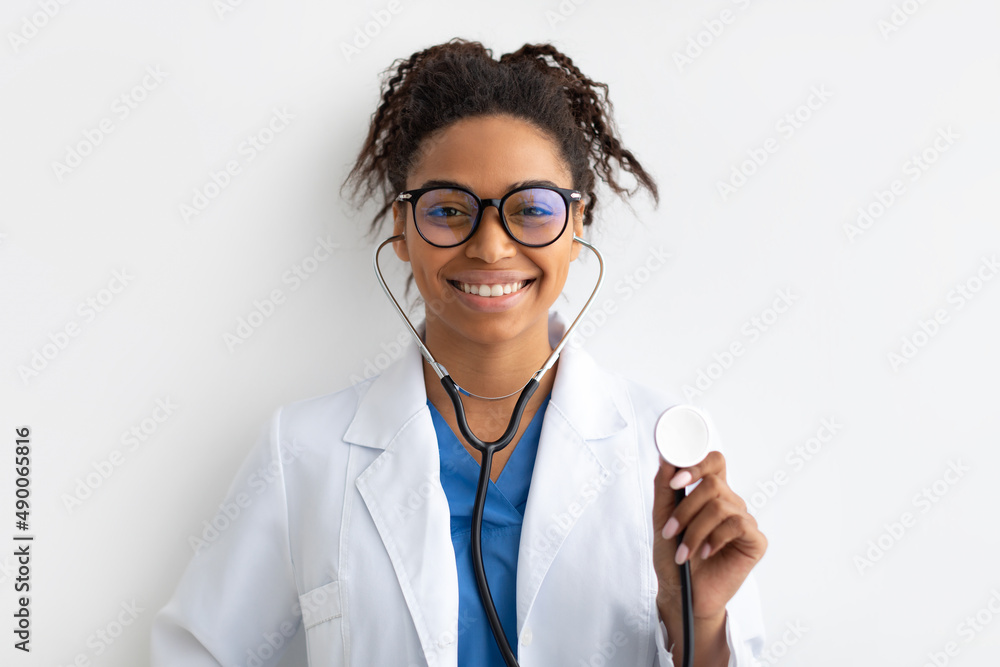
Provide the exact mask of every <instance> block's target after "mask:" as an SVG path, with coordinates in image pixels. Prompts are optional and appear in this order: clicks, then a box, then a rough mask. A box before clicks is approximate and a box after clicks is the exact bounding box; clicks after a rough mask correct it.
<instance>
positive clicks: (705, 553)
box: [701, 542, 712, 560]
mask: <svg viewBox="0 0 1000 667" xmlns="http://www.w3.org/2000/svg"><path fill="white" fill-rule="evenodd" d="M711 551H712V545H711V544H709V543H708V542H705V546H703V547H702V548H701V558H702V560H704V559H706V558H708V554H709V552H711Z"/></svg>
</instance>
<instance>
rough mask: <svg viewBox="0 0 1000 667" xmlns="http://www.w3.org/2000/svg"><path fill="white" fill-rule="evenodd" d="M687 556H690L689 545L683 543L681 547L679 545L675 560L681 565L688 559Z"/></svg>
mask: <svg viewBox="0 0 1000 667" xmlns="http://www.w3.org/2000/svg"><path fill="white" fill-rule="evenodd" d="M687 557H688V547H687V545H686V544H682V545H680V546H679V547H677V554H676V555H675V556H674V562H675V563H677V564H678V565H680V564H682V563H683V562H684V561H686V560H687Z"/></svg>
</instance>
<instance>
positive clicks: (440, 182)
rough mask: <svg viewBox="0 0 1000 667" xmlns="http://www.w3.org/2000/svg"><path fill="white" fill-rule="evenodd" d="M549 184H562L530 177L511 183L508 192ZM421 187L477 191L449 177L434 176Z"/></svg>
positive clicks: (552, 185)
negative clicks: (450, 179) (448, 178)
mask: <svg viewBox="0 0 1000 667" xmlns="http://www.w3.org/2000/svg"><path fill="white" fill-rule="evenodd" d="M541 185H544V186H548V187H550V188H558V187H560V186H558V185H556V184H555V183H553V182H552V181H547V180H543V179H529V180H527V181H518V182H517V183H511V184H510V185H508V186H507V189H506V192H510V191H511V190H517V189H518V188H525V187H529V186H541ZM420 187H421V188H439V187H443V188H462V189H463V190H469V191H470V192H475V190H474V189H473V188H472V186H471V185H469V184H467V183H460V182H458V181H449V180H447V179H440V178H433V179H431V180H429V181H424V183H423V185H421V186H420Z"/></svg>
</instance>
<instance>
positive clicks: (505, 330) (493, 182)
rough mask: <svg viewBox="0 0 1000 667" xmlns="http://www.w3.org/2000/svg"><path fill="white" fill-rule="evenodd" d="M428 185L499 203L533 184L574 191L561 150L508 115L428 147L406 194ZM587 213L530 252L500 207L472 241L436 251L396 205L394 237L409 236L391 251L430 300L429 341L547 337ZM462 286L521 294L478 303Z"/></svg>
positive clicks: (471, 122)
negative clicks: (440, 183)
mask: <svg viewBox="0 0 1000 667" xmlns="http://www.w3.org/2000/svg"><path fill="white" fill-rule="evenodd" d="M431 180H446V181H451V182H453V183H456V184H461V185H462V186H464V187H465V188H467V189H469V190H471V191H472V192H474V193H476V195H478V196H479V197H480V198H481V199H487V198H496V199H499V198H501V197H503V196H504V195H505V194H507V192H509V191H510V190H512V189H513V188H514V187H515V185H516V184H520V183H524V182H526V181H530V182H536V181H540V182H545V183H539V184H545V185H550V186H552V185H554V186H556V187H561V188H572V187H573V183H572V179H571V175H570V172H569V168H568V165H566V163H565V162H564V161H563V159H562V157H561V156H560V155H559V150H558V147H557V145H556V144H555V142H554V141H553V140H552V139H550V138H549V137H548V135H546V134H545V133H544V132H542V131H541V130H539V129H538V128H536V127H535V126H533V125H531V124H530V123H528V122H526V121H524V120H521V119H515V118H511V117H506V116H502V117H498V116H488V117H476V118H464V119H462V120H459V121H457V122H455V123H453V124H452V125H450V126H448V127H447V128H445V129H444V130H442V131H441V132H440V134H438V135H436V136H434V137H432V138H430V139H429V140H428V141H425V142H424V147H423V152H422V155H421V156H420V158H419V161H418V163H417V164H416V166H415V167H414V168H413V169H412V170H411V171H410V173H409V174H408V176H407V181H406V189H407V190H414V189H417V188H421V187H424V186H425V184H426V183H427V182H428V181H431ZM583 206H584V205H583V203H582V202H577V203H573V204H571V206H570V219H569V224H567V226H566V229H564V230H563V233H562V235H561V236H560V237H559V238H558V239H556V241H555V242H553V243H552V244H550V245H547V246H545V247H543V248H529V247H527V246H523V245H521V244H520V243H518V242H517V241H515V240H514V239H512V238H511V237H510V236H508V235H507V232H506V231H505V230H504V228H503V223H502V222H501V221H500V213H499V211H498V210H497V209H496V208H495V207H493V206H489V207H486V208H485V210H484V211H483V214H482V220H481V221H480V223H479V227H478V228H477V229H476V232H475V234H473V236H472V238H470V239H468V240H467V241H466V242H465V243H463V244H461V245H458V246H455V247H453V248H438V247H435V246H432V245H430V244H429V243H427V242H426V241H425V240H424V239H423V238H421V237H420V235H419V234H418V233H417V230H416V228H415V227H414V226H413V211H412V207H411V206H410V204H409V203H408V202H395V203H394V204H393V217H394V233H395V234H400V233H403V234H405V236H406V238H405V240H404V241H398V242H396V243H394V244H393V246H394V248H395V251H396V254H397V255H398V256H399V258H400V259H402V260H403V261H406V262H409V263H410V266H411V268H412V270H413V277H414V281H415V282H416V285H417V288H418V289H419V290H420V294H421V295H422V296H423V298H424V302H425V304H426V305H425V314H426V319H427V335H428V338H429V339H430V338H431V337H434V338H446V339H452V340H456V339H457V338H464V339H467V340H470V341H475V342H477V343H481V344H494V343H499V342H504V341H510V340H515V339H518V338H519V337H521V338H522V339H523V338H526V337H530V336H531V335H532V334H534V336H536V337H537V336H538V335H539V331H545V332H547V327H548V312H549V308H550V307H551V306H552V304H553V303H554V302H555V300H556V298H558V296H559V294H560V293H561V292H562V289H563V285H564V284H565V282H566V276H567V274H568V272H569V264H570V262H571V261H573V260H574V259H576V257H577V255H578V254H579V252H580V244H578V243H574V242H573V234H574V233H575V234H578V235H580V234H582V233H583ZM463 284H468V285H475V286H482V285H487V286H494V285H501V286H503V285H511V287H512V288H517V287H518V285H521V284H523V286H522V287H520V289H512V291H511V292H510V293H509V294H504V295H503V296H480V295H479V294H478V293H477V294H470V293H467V292H466V291H465V289H464V288H463ZM477 291H478V290H477ZM494 291H496V290H494ZM544 335H545V336H546V338H545V340H547V333H546V334H544Z"/></svg>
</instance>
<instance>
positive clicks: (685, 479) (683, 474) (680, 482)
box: [670, 470, 691, 490]
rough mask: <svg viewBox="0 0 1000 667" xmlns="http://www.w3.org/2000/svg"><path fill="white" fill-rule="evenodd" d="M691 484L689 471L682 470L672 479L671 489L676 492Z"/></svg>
mask: <svg viewBox="0 0 1000 667" xmlns="http://www.w3.org/2000/svg"><path fill="white" fill-rule="evenodd" d="M690 483H691V473H689V472H688V471H687V470H681V471H680V472H679V473H677V474H676V475H674V476H673V477H672V478H671V479H670V488H671V489H674V490H676V489H682V488H684V487H685V486H687V485H688V484H690Z"/></svg>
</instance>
